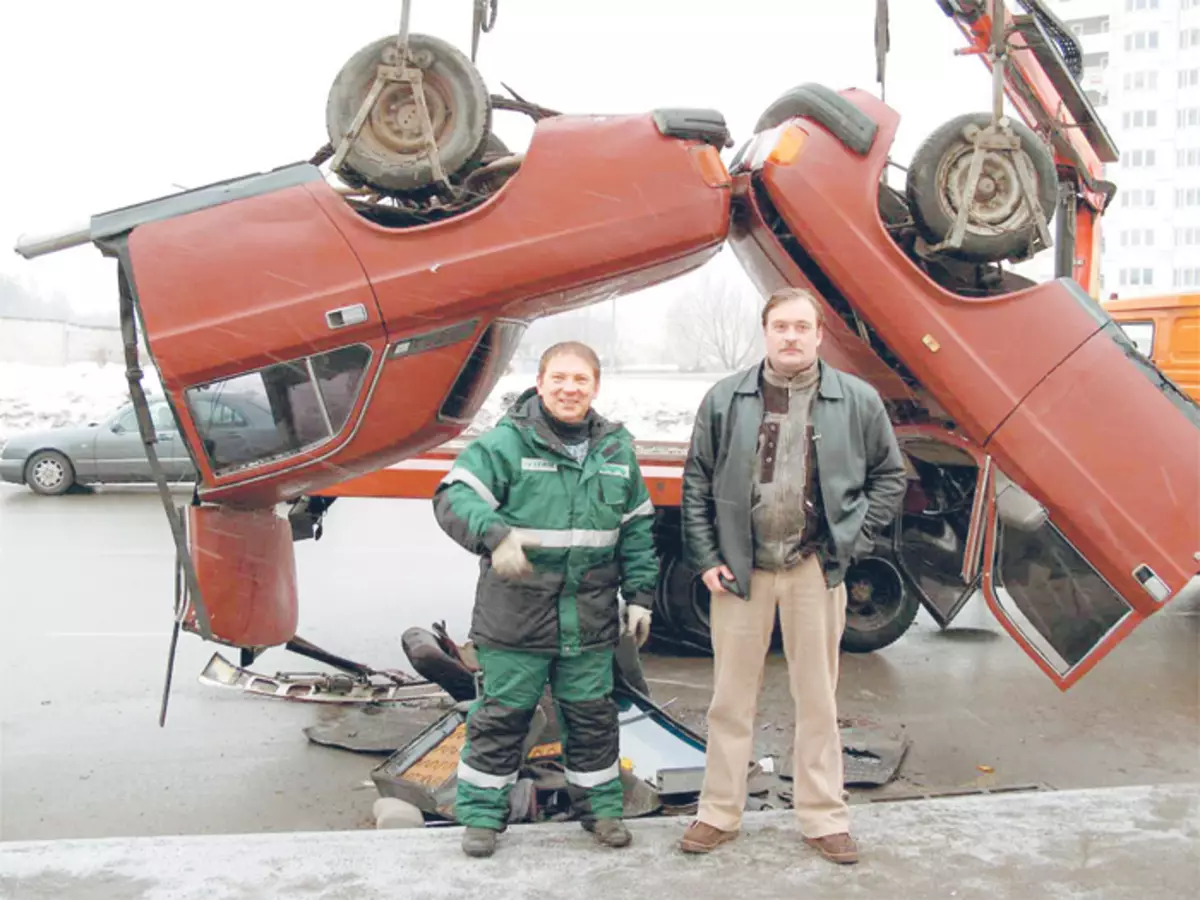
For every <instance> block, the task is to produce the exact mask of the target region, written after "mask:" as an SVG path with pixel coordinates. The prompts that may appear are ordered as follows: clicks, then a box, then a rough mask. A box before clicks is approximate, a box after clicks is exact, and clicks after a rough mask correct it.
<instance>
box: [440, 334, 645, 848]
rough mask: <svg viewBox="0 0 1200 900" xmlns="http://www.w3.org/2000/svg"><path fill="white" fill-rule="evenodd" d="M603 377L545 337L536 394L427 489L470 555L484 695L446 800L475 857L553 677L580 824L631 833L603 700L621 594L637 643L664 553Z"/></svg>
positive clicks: (503, 808) (600, 836)
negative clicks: (452, 793) (603, 396)
mask: <svg viewBox="0 0 1200 900" xmlns="http://www.w3.org/2000/svg"><path fill="white" fill-rule="evenodd" d="M599 384H600V362H599V360H598V359H597V357H596V354H595V352H594V351H593V350H592V349H591V348H590V347H588V346H587V345H586V344H581V343H578V342H574V341H571V342H566V343H561V344H555V345H554V346H553V347H551V348H549V349H548V350H547V351H546V352H545V353H544V354H543V355H542V358H541V361H540V363H539V365H538V377H537V387H536V389H535V388H530V389H529V390H527V391H526V392H525V393H523V394H522V395H521V396H520V397H518V398H517V400H516V402H515V403H514V404H513V406H512V407H511V408H510V409H509V411H508V413H507V414H506V415H505V416H504V418H502V419H501V420H500V422H499V423H498V424H497V425H496V427H495V428H493V429H492V430H491V431H489V432H487V433H486V434H484V435H482V436H480V437H479V438H477V439H476V440H475V441H473V442H472V443H471V444H470V445H469V446H468V447H467V448H466V449H465V450H464V451H463V452H462V453H461V454H460V455H459V456H458V458H457V459H456V460H455V463H454V467H453V468H452V469H451V470H450V472H449V473H448V474H447V475H446V477H445V478H444V479H443V480H442V482H441V484H440V485H439V486H438V489H437V491H436V493H435V494H434V498H433V506H434V513H435V515H436V517H437V520H438V524H439V525H441V527H442V529H443V530H444V531H445V532H446V533H447V534H448V535H450V537H452V538H454V540H455V541H457V542H458V543H459V544H461V545H462V546H463V547H465V548H466V549H467V550H469V551H471V552H472V553H476V554H479V556H480V575H479V584H478V588H477V590H476V594H475V609H474V612H473V614H472V623H471V634H470V636H471V639H472V640H473V641H474V642H475V645H476V647H477V650H478V654H479V664H480V667H481V668H482V670H483V694H482V697H480V698H479V699H478V700H477V701H476V702H475V703H474V705H473V706H472V707H471V710H470V712H469V713H468V715H467V740H466V745H465V746H464V747H463V753H462V758H461V760H460V762H459V767H458V796H457V800H456V806H455V810H456V816H457V818H458V820H459V821H460V822H461V823H462V824H463V825H465V826H466V828H465V831H464V834H463V841H462V846H463V851H464V852H465V853H466V854H467V855H469V856H491V855H492V853H493V852H494V851H495V848H496V836H497V833H498V832H499V831H501V830H502V829H503V828H504V825H505V821H506V819H507V815H508V794H509V791H510V790H511V788H512V785H513V784H514V783H515V782H516V780H517V775H518V772H519V770H520V766H521V745H522V741H523V740H524V738H525V735H526V732H527V731H528V729H529V724H530V721H531V719H532V717H533V713H534V709H535V708H536V706H537V704H538V701H539V700H540V699H541V697H542V693H543V691H544V689H545V686H546V683H547V681H549V683H550V690H551V693H552V695H553V697H554V699H555V702H556V704H557V707H556V708H557V709H558V711H559V718H560V725H561V726H562V731H563V732H564V734H565V740H564V754H565V757H566V759H565V768H566V779H567V783H568V785H570V786H571V789H572V795H573V797H574V798H575V799H576V803H577V805H578V808H579V812H580V818H581V821H582V824H583V827H584V828H586V829H587V830H588V831H589V832H591V833H592V834H593V835H594V836H595V838H596V839H597V840H599V841H600V842H601V843H602V844H605V845H607V846H610V847H624V846H626V845H627V844H628V843H629V842H630V839H631V838H630V834H629V831H628V829H627V828H626V827H625V824H624V823H623V822H622V821H621V816H622V812H623V799H624V798H623V791H622V787H621V781H620V765H619V759H618V756H619V754H618V749H619V734H618V723H617V708H616V705H615V704H614V702H613V699H612V690H613V651H614V648H615V647H616V645H617V642H618V640H619V639H620V637H621V630H622V626H621V621H620V616H619V605H618V601H617V589H618V588H620V591H621V594H622V595H623V596H624V598H625V604H626V623H625V631H626V632H627V633H629V634H631V635H632V636H633V637H634V639H635V640H636V641H637V643H638V644H639V646H640V645H641V644H642V643H644V642H645V640H646V638H647V637H648V636H649V633H650V607H651V604H652V602H653V596H654V587H655V583H656V581H657V578H658V559H657V557H656V555H655V552H654V543H653V538H652V536H651V523H652V521H653V515H654V505H653V503H652V502H651V500H650V495H649V493H648V491H647V490H646V485H645V482H644V481H643V480H642V474H641V471H640V470H639V468H638V463H637V457H636V456H635V455H634V448H633V438H632V436H631V435H630V434H629V432H628V431H627V430H626V429H625V428H624V427H623V426H622V425H620V424H618V423H615V422H609V421H608V420H606V419H605V418H603V417H602V416H600V415H599V414H598V413H596V411H595V410H593V409H592V399H593V398H594V397H595V395H596V391H597V389H598V388H599Z"/></svg>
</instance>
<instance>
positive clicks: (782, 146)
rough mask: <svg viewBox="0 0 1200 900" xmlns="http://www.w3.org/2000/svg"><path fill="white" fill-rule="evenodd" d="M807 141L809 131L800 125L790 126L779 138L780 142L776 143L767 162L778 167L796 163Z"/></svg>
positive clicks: (768, 155)
mask: <svg viewBox="0 0 1200 900" xmlns="http://www.w3.org/2000/svg"><path fill="white" fill-rule="evenodd" d="M807 141H808V132H807V131H805V130H804V129H803V128H801V127H800V126H799V125H789V126H788V127H787V128H785V129H784V130H783V134H781V135H780V136H779V140H777V141H776V142H775V146H774V147H772V148H771V152H770V153H769V154H767V162H773V163H775V164H776V165H778V166H786V165H787V164H788V163H791V162H794V161H795V159H796V157H797V156H799V155H800V151H801V150H803V149H804V144H805V143H806V142H807Z"/></svg>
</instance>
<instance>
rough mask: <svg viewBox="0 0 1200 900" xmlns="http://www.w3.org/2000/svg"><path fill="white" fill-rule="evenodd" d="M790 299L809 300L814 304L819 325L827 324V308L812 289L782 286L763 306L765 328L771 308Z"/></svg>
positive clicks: (811, 304) (819, 326)
mask: <svg viewBox="0 0 1200 900" xmlns="http://www.w3.org/2000/svg"><path fill="white" fill-rule="evenodd" d="M789 300H807V301H808V302H809V305H810V306H812V308H813V312H815V313H816V314H817V327H818V328H821V327H823V326H824V325H825V308H824V307H823V306H821V301H820V300H818V299H817V297H816V295H815V294H813V292H812V291H806V290H805V289H804V288H797V287H781V288H779V290H777V291H775V292H774V293H772V294H771V296H770V297H768V298H767V302H766V305H765V306H763V311H762V326H763V328H766V327H767V317H768V316H770V315H771V310H773V309H774V308H775V307H777V306H780V305H782V304H784V303H787V302H788V301H789Z"/></svg>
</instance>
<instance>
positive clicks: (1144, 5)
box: [1125, 0, 1187, 12]
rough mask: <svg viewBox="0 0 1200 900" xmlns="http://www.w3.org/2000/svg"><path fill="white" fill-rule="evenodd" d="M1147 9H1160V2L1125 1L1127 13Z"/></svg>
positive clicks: (1150, 0) (1152, 0)
mask: <svg viewBox="0 0 1200 900" xmlns="http://www.w3.org/2000/svg"><path fill="white" fill-rule="evenodd" d="M1184 2H1187V0H1184ZM1147 9H1158V0H1125V12H1141V11H1142V10H1147Z"/></svg>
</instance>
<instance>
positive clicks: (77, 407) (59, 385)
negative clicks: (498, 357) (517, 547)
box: [0, 362, 721, 443]
mask: <svg viewBox="0 0 1200 900" xmlns="http://www.w3.org/2000/svg"><path fill="white" fill-rule="evenodd" d="M720 377H721V376H720V375H719V374H705V375H679V374H674V375H672V374H662V373H658V372H655V373H653V374H634V373H629V374H624V373H613V374H609V375H606V376H604V379H603V381H602V382H601V388H600V395H599V397H598V398H597V400H596V409H597V410H598V411H599V412H600V413H602V414H603V415H605V416H608V417H610V418H614V419H618V420H620V421H622V422H624V423H625V425H626V426H627V427H628V428H629V430H630V431H631V432H633V435H634V437H635V438H637V439H638V440H660V441H685V440H687V439H688V437H689V436H690V434H691V428H692V418H693V416H694V415H695V412H696V407H697V406H699V404H700V400H701V398H703V396H704V393H705V392H706V391H707V390H708V388H709V387H710V386H711V385H712V384H713V382H715V381H716V380H718V379H719V378H720ZM533 382H534V376H533V375H532V374H518V375H505V376H504V377H503V378H501V379H500V382H499V383H498V384H497V385H496V388H495V390H493V391H492V393H491V394H490V395H489V396H488V398H487V400H486V401H485V403H484V406H483V408H482V409H481V410H480V412H479V415H478V416H476V418H475V421H474V422H473V423H472V425H471V427H470V428H469V429H468V434H472V433H476V432H479V431H483V430H485V429H487V428H489V427H491V426H492V425H494V424H495V423H496V421H497V420H498V419H499V417H500V416H501V415H502V414H503V413H504V411H505V409H507V408H508V405H509V404H510V403H511V402H512V400H513V399H514V398H515V397H516V396H517V395H518V394H519V393H520V392H521V391H523V390H525V388H527V387H532V385H533ZM142 384H143V386H144V387H145V389H146V392H147V393H148V394H154V393H161V387H160V384H159V381H158V377H157V374H156V373H155V371H154V369H153V368H152V367H147V368H146V370H145V374H144V375H143V378H142ZM128 399H129V389H128V385H127V384H126V381H125V369H124V367H123V366H120V365H106V366H99V365H96V364H95V363H73V364H71V365H68V366H62V367H57V366H35V365H28V364H24V363H6V362H0V443H3V442H4V441H5V440H6V439H8V438H10V437H12V436H13V435H14V434H16V433H17V432H19V431H26V430H31V429H41V428H53V427H55V426H58V425H82V424H86V423H87V422H94V421H98V420H101V419H104V418H106V417H107V416H109V415H110V414H111V413H113V412H114V411H115V410H116V409H117V408H118V407H119V406H120V405H121V404H122V403H125V402H126V401H128Z"/></svg>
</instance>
